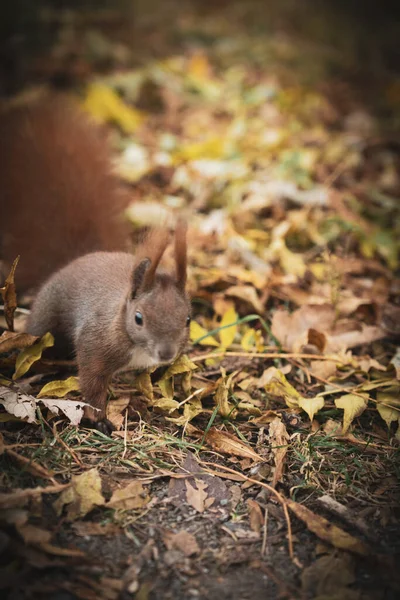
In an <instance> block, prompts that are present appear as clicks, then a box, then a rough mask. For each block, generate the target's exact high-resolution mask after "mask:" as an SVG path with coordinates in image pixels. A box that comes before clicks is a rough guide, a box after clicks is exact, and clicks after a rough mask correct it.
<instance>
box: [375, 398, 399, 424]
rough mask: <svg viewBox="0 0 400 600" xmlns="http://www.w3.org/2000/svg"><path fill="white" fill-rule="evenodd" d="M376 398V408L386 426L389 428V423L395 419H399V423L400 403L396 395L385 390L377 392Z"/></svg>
mask: <svg viewBox="0 0 400 600" xmlns="http://www.w3.org/2000/svg"><path fill="white" fill-rule="evenodd" d="M376 399H377V404H376V409H377V411H378V413H379V414H380V416H381V417H382V419H383V420H384V421H385V423H386V425H387V426H388V428H389V429H390V425H391V424H392V423H393V422H395V421H399V423H400V420H399V419H400V406H399V404H400V403H399V399H398V397H397V396H394V395H393V394H388V393H386V392H378V393H377V395H376Z"/></svg>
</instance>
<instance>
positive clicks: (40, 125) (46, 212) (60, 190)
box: [0, 92, 129, 292]
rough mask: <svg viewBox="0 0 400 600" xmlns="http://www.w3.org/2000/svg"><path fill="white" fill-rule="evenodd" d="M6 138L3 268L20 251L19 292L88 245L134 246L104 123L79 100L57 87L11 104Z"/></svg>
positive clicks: (0, 236)
mask: <svg viewBox="0 0 400 600" xmlns="http://www.w3.org/2000/svg"><path fill="white" fill-rule="evenodd" d="M0 138H1V144H0V259H1V260H2V261H3V268H2V273H1V274H2V275H3V278H4V275H7V274H8V272H9V270H10V266H11V264H12V262H13V261H14V259H15V258H16V257H17V256H18V255H20V261H19V265H18V269H17V271H16V276H15V281H16V284H17V287H18V291H19V292H21V291H28V290H32V289H34V288H37V287H38V286H39V285H40V284H41V283H43V281H44V280H45V279H47V277H49V275H51V274H52V273H54V271H55V270H56V269H59V268H60V267H63V266H64V265H66V264H67V263H68V262H70V261H71V260H73V259H74V258H78V257H79V256H81V255H83V254H86V253H88V252H93V251H96V250H103V251H104V250H106V251H118V250H127V249H128V247H129V231H128V228H127V226H126V224H125V223H124V221H123V219H122V212H123V210H124V208H126V206H127V205H128V203H129V197H128V194H127V193H126V192H125V190H123V189H122V186H120V185H119V183H118V180H117V177H116V176H115V175H114V174H113V172H112V165H111V161H110V151H109V147H108V143H107V140H106V138H105V136H104V135H102V130H101V128H100V127H98V126H97V125H96V124H95V123H94V122H92V121H91V120H90V118H89V117H88V116H86V114H85V113H84V111H83V110H82V109H81V108H80V107H79V105H78V103H77V102H75V101H74V100H73V99H72V98H70V97H69V96H67V95H66V94H62V93H56V92H53V93H49V94H47V95H46V94H45V95H44V96H43V97H42V96H39V97H34V98H33V99H31V98H29V99H27V100H25V101H24V102H20V103H16V104H10V105H7V106H6V107H5V108H3V110H2V111H1V112H0Z"/></svg>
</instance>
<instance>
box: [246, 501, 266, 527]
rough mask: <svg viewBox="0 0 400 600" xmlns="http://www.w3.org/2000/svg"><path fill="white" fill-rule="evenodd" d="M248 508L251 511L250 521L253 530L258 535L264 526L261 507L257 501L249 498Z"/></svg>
mask: <svg viewBox="0 0 400 600" xmlns="http://www.w3.org/2000/svg"><path fill="white" fill-rule="evenodd" d="M247 507H248V509H249V520H250V527H251V529H252V531H255V532H256V533H260V531H261V529H262V527H263V525H264V517H263V514H262V510H261V506H260V505H259V504H258V502H256V501H255V500H253V499H252V498H249V499H248V500H247Z"/></svg>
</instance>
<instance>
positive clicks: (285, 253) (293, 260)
mask: <svg viewBox="0 0 400 600" xmlns="http://www.w3.org/2000/svg"><path fill="white" fill-rule="evenodd" d="M279 258H280V263H281V266H282V269H283V270H284V271H285V273H289V274H290V275H296V276H297V277H304V274H305V272H306V265H305V262H304V259H303V257H302V256H301V255H300V254H296V253H295V252H291V250H289V248H287V247H286V245H285V244H282V248H281V251H280V256H279Z"/></svg>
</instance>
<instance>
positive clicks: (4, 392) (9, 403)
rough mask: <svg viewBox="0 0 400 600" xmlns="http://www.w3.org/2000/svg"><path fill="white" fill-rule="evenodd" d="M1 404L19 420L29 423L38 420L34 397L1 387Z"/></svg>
mask: <svg viewBox="0 0 400 600" xmlns="http://www.w3.org/2000/svg"><path fill="white" fill-rule="evenodd" d="M0 404H2V405H3V406H4V408H5V409H6V411H7V412H8V413H10V414H11V415H14V416H15V417H18V419H26V420H27V421H28V423H34V422H35V420H36V402H35V399H34V398H33V397H32V396H27V395H26V394H18V393H17V392H16V391H15V390H13V389H10V388H8V387H5V386H0Z"/></svg>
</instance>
